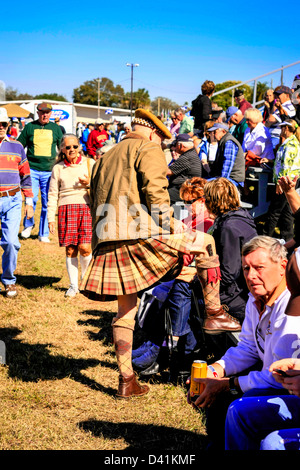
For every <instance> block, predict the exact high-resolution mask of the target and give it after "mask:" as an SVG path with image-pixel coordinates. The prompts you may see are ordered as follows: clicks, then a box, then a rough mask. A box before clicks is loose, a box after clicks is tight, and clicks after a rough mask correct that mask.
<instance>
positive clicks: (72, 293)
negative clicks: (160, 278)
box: [65, 286, 79, 297]
mask: <svg viewBox="0 0 300 470" xmlns="http://www.w3.org/2000/svg"><path fill="white" fill-rule="evenodd" d="M78 292H79V290H78V288H77V287H74V286H70V287H69V289H68V290H67V292H65V297H75V296H76V294H78Z"/></svg>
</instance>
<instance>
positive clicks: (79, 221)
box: [58, 204, 92, 246]
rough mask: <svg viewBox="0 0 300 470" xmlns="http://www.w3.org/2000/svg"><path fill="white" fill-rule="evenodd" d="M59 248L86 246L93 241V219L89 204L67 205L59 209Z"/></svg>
mask: <svg viewBox="0 0 300 470" xmlns="http://www.w3.org/2000/svg"><path fill="white" fill-rule="evenodd" d="M58 239H59V246H69V245H75V246H77V245H85V244H87V245H88V244H90V243H91V240H92V217H91V211H90V208H89V206H88V205H87V204H66V205H63V206H59V208H58Z"/></svg>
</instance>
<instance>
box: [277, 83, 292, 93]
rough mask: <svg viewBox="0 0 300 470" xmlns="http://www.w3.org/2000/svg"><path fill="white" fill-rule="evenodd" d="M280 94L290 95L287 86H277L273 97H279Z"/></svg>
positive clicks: (290, 91)
mask: <svg viewBox="0 0 300 470" xmlns="http://www.w3.org/2000/svg"><path fill="white" fill-rule="evenodd" d="M281 93H286V94H287V95H291V94H292V90H291V89H290V88H289V87H288V86H283V85H282V86H278V87H276V88H275V90H274V95H281Z"/></svg>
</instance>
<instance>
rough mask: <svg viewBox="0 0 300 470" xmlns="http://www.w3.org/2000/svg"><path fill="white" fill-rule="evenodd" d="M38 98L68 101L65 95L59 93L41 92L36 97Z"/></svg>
mask: <svg viewBox="0 0 300 470" xmlns="http://www.w3.org/2000/svg"><path fill="white" fill-rule="evenodd" d="M34 98H35V99H36V100H53V101H68V100H67V98H66V97H65V96H63V95H59V94H57V93H41V94H40V95H36V96H35V97H34Z"/></svg>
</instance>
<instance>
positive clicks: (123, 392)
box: [116, 374, 149, 398]
mask: <svg viewBox="0 0 300 470" xmlns="http://www.w3.org/2000/svg"><path fill="white" fill-rule="evenodd" d="M148 392H149V387H148V385H140V384H139V383H138V381H137V380H136V376H135V374H132V375H130V376H129V377H124V376H123V375H119V388H118V391H117V393H116V397H118V398H130V397H140V396H142V395H145V394H146V393H148Z"/></svg>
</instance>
